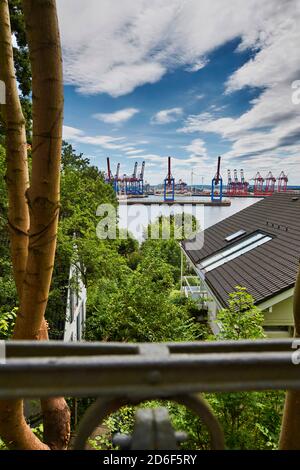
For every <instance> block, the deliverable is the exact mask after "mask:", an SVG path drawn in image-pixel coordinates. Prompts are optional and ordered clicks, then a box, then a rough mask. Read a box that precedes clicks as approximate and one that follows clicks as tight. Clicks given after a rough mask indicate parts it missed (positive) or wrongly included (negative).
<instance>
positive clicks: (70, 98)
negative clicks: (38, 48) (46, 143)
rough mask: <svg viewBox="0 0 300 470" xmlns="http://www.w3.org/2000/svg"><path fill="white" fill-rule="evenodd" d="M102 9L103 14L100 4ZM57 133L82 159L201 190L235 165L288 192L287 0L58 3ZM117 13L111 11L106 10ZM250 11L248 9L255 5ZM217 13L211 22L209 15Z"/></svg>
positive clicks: (292, 118)
mask: <svg viewBox="0 0 300 470" xmlns="http://www.w3.org/2000/svg"><path fill="white" fill-rule="evenodd" d="M112 3H113V6H114V7H112ZM58 6H59V19H60V27H61V34H62V42H63V53H64V74H65V120H64V124H65V127H64V137H65V139H66V140H68V141H69V142H71V143H72V144H73V145H74V147H75V148H76V150H78V151H81V152H83V153H84V154H85V155H86V156H88V157H90V159H91V162H92V163H93V164H96V165H97V166H99V168H101V169H105V166H106V157H107V156H110V158H111V162H112V169H113V171H114V170H115V167H116V164H117V162H120V163H121V173H127V174H128V173H132V170H133V166H134V162H135V161H138V162H139V163H140V164H141V162H142V161H143V160H145V161H146V179H147V180H148V181H149V182H150V183H155V184H157V183H160V182H162V180H163V178H164V177H165V174H166V171H167V156H168V155H171V156H172V157H173V175H174V176H175V178H176V179H179V178H182V179H184V180H186V181H187V182H188V183H190V181H191V172H192V171H193V172H194V183H197V182H198V183H199V184H200V183H201V180H202V177H204V181H205V183H209V181H210V180H211V178H212V176H213V174H214V172H215V167H216V159H217V156H218V155H222V160H223V163H222V173H223V176H224V178H226V173H227V169H228V168H230V169H231V170H233V169H234V168H238V169H240V168H244V170H245V173H246V176H247V177H248V178H249V179H251V178H252V177H253V176H254V174H255V173H256V171H258V170H259V171H261V172H262V174H266V173H267V172H268V171H269V170H272V171H273V173H274V174H275V176H278V174H279V173H280V171H281V170H285V171H286V172H287V173H288V176H289V179H290V183H291V184H297V183H299V184H300V170H299V166H300V165H299V163H300V161H299V156H300V152H299V151H300V145H299V137H300V120H299V118H300V106H299V105H297V104H295V103H293V101H292V93H293V89H292V84H293V83H295V81H296V80H297V79H300V67H299V59H298V56H299V51H297V47H298V44H299V42H300V34H299V29H300V28H299V25H300V21H299V2H297V1H295V2H294V1H293V0H289V1H287V2H285V1H282V0H280V1H279V0H260V1H259V2H258V1H257V0H250V1H249V2H247V4H245V2H242V1H241V0H230V1H228V2H226V11H225V12H224V2H223V1H222V0H214V1H212V0H210V1H206V0H201V1H196V0H172V1H171V0H155V1H153V2H151V5H149V2H146V1H144V0H135V1H134V2H132V1H130V0H122V1H121V0H116V1H114V2H109V1H107V0H97V1H95V0H89V2H85V3H84V4H83V3H82V2H81V1H80V0H72V1H71V0H58ZM116 7H118V8H116ZM258 7H259V9H258ZM221 8H222V12H223V14H222V15H220V11H221Z"/></svg>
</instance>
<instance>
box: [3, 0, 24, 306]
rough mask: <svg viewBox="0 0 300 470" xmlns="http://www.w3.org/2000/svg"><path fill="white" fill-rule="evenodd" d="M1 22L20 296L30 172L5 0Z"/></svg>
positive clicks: (13, 237)
mask: <svg viewBox="0 0 300 470" xmlns="http://www.w3.org/2000/svg"><path fill="white" fill-rule="evenodd" d="M0 23H1V28H0V80H2V81H3V82H4V83H5V90H6V104H5V105H1V118H2V121H3V124H4V127H5V130H6V161H7V172H6V185H7V190H8V201H9V205H8V225H9V230H10V246H11V257H12V266H13V272H14V279H15V283H16V287H17V292H18V297H19V299H21V292H22V285H23V280H24V275H25V270H26V263H27V253H28V230H29V211H28V204H27V200H26V191H27V189H28V186H29V176H28V164H27V142H26V129H25V119H24V116H23V112H22V107H21V103H20V99H19V95H18V89H17V83H16V77H15V69H14V60H13V48H12V42H11V27H10V18H9V9H8V1H7V0H0Z"/></svg>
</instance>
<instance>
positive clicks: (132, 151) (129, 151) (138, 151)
mask: <svg viewBox="0 0 300 470" xmlns="http://www.w3.org/2000/svg"><path fill="white" fill-rule="evenodd" d="M144 152H145V150H143V149H132V150H131V149H129V150H127V151H126V154H127V155H137V154H139V153H144Z"/></svg>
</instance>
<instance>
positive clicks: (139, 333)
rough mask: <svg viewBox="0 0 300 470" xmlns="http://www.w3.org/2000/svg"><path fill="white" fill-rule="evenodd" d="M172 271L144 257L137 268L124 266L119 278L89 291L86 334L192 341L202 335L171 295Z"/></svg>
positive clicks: (90, 336)
mask: <svg viewBox="0 0 300 470" xmlns="http://www.w3.org/2000/svg"><path fill="white" fill-rule="evenodd" d="M172 288H173V276H172V270H171V268H170V266H169V265H168V264H166V263H165V262H164V261H162V260H159V259H152V258H145V259H144V260H143V261H142V262H141V263H140V265H139V266H138V267H137V269H136V270H135V271H131V270H130V268H128V267H126V266H125V265H123V268H122V267H121V269H119V273H118V279H117V281H116V280H107V279H106V280H104V279H103V280H102V281H101V283H98V284H97V285H95V288H94V289H93V290H90V293H89V297H88V312H91V313H90V314H89V316H88V320H87V327H86V331H87V333H86V335H87V336H86V337H87V339H89V340H105V341H137V342H147V341H191V340H194V339H196V338H197V337H198V336H199V334H200V333H199V331H198V326H197V325H196V324H195V323H194V322H193V321H192V319H191V317H190V315H189V313H188V309H187V308H186V307H185V306H184V305H182V306H178V305H176V304H175V303H174V302H173V301H172V298H171V296H170V294H171V291H172Z"/></svg>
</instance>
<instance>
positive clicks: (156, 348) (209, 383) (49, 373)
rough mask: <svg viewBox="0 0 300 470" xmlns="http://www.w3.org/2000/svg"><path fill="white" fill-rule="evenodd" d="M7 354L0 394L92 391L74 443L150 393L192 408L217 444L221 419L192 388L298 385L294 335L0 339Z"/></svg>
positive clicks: (81, 443)
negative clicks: (249, 338) (221, 338)
mask: <svg viewBox="0 0 300 470" xmlns="http://www.w3.org/2000/svg"><path fill="white" fill-rule="evenodd" d="M296 346H297V345H296ZM5 353H6V362H5V363H3V364H0V398H4V399H5V398H36V397H50V396H67V397H83V396H88V397H91V396H94V397H98V399H97V401H96V402H95V403H94V405H92V407H91V408H90V409H88V410H87V412H86V415H85V417H84V418H83V420H82V423H81V425H80V426H79V431H78V434H77V440H76V442H75V448H77V449H78V448H84V445H85V442H86V439H87V438H88V436H89V435H90V434H91V432H92V431H93V429H94V428H95V427H96V426H97V425H98V424H99V422H100V421H101V420H103V419H104V417H106V416H107V415H108V414H109V413H110V412H112V411H115V410H117V409H118V408H119V407H120V406H123V405H126V404H137V403H140V402H142V401H144V400H149V399H168V400H174V401H177V402H179V403H181V404H185V405H186V406H188V407H190V408H191V409H192V410H194V412H195V413H197V414H198V415H199V416H200V417H201V418H202V420H203V421H204V422H205V423H206V425H207V426H208V428H209V430H210V432H211V438H212V447H213V448H223V447H224V440H223V437H222V431H221V429H220V425H219V424H218V422H217V420H216V418H215V417H214V415H213V414H212V411H211V410H210V408H209V407H208V405H207V404H206V403H205V401H204V400H203V399H202V398H199V396H198V395H196V394H198V393H201V392H228V391H251V390H272V389H273V390H274V389H282V390H287V389H300V373H299V372H300V370H299V367H298V366H297V364H298V363H299V361H298V350H297V349H295V342H293V340H292V339H283V340H280V339H278V340H257V341H218V342H215V341H212V342H193V343H159V344H156V343H146V344H133V343H130V344H124V343H63V342H56V341H49V342H26V341H25V342H22V341H20V342H19V341H11V342H7V343H6V344H5ZM295 355H296V356H295ZM156 419H157V417H156Z"/></svg>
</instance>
